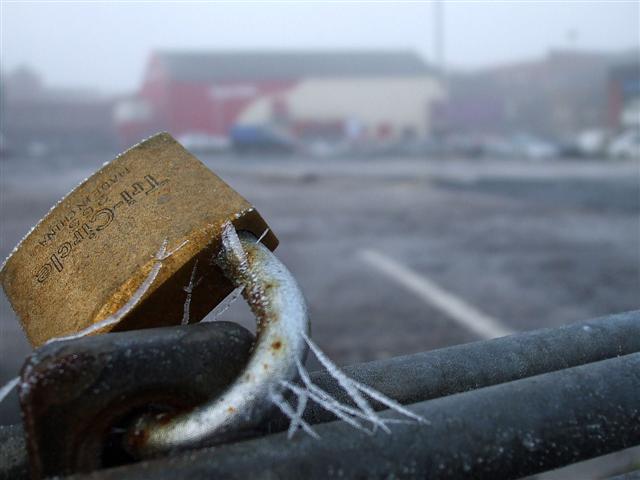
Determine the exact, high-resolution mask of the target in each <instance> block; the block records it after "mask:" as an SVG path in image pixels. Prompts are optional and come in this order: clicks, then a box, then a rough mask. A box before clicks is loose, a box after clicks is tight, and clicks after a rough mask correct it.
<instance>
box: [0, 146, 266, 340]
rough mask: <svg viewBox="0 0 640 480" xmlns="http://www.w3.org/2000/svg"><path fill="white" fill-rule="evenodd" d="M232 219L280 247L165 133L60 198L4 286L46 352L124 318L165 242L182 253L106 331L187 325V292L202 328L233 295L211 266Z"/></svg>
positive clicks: (13, 262)
mask: <svg viewBox="0 0 640 480" xmlns="http://www.w3.org/2000/svg"><path fill="white" fill-rule="evenodd" d="M228 221H231V222H233V223H234V225H235V226H236V228H237V229H238V230H248V231H250V232H252V233H253V234H254V235H255V236H256V237H261V236H263V234H264V236H263V239H262V241H263V243H265V245H267V246H268V247H269V248H270V249H274V248H275V247H276V246H277V239H276V237H275V236H274V234H273V233H272V232H271V230H269V229H268V227H267V225H266V223H265V222H264V220H263V219H262V217H261V216H260V215H259V214H258V212H257V211H256V210H255V209H254V208H253V207H252V206H251V204H250V203H249V202H248V201H247V200H245V199H244V198H243V197H242V196H240V195H239V194H238V193H237V192H236V191H234V190H233V189H232V188H231V187H230V186H229V185H227V184H226V183H225V182H224V181H223V180H221V179H220V178H219V177H218V176H217V175H215V174H214V173H213V172H212V171H211V170H209V169H208V168H207V167H206V166H205V165H204V164H203V163H202V162H200V161H199V160H198V159H196V158H195V157H194V156H193V155H191V154H190V153H189V152H188V151H187V150H185V149H184V148H183V147H182V146H181V145H180V144H179V143H178V142H176V141H175V140H174V139H173V138H172V137H171V136H170V135H169V134H166V133H161V134H158V135H155V136H153V137H151V138H149V139H148V140H145V141H143V142H142V143H140V144H138V145H136V146H135V147H133V148H131V149H130V150H128V151H126V152H125V153H123V154H121V155H120V156H118V157H117V158H116V159H115V160H113V161H111V162H110V163H108V164H105V165H104V166H103V167H102V168H101V169H100V170H99V171H98V172H96V173H95V174H94V175H92V176H91V177H90V178H88V179H87V180H85V181H84V182H83V183H82V184H80V185H79V186H78V187H76V188H75V189H74V190H73V191H72V192H71V193H69V194H68V195H67V196H66V197H65V198H64V199H63V200H61V201H60V202H59V203H58V204H57V205H56V206H55V207H54V208H53V209H52V210H51V211H50V212H49V213H48V214H47V215H46V216H45V217H44V218H43V219H42V220H41V221H40V223H38V225H36V226H35V227H34V229H33V230H32V231H31V232H30V233H29V234H28V235H27V236H26V237H25V239H24V240H23V241H22V242H21V243H20V244H19V245H18V247H17V248H16V250H14V252H13V253H12V255H11V256H10V257H9V258H8V259H7V261H6V263H5V265H4V267H3V269H2V271H1V273H0V275H1V279H2V285H3V288H4V290H5V292H6V294H7V296H8V297H9V300H10V302H11V305H12V306H13V308H14V310H15V312H16V313H17V314H18V316H19V318H20V321H21V322H22V325H23V327H24V330H25V332H26V334H27V337H28V338H29V340H30V342H31V343H32V344H33V345H34V346H38V345H41V344H43V343H44V342H46V341H47V340H49V339H51V338H56V337H61V336H67V335H73V334H75V333H77V332H80V331H81V330H83V329H86V328H87V327H90V326H91V325H93V324H95V323H96V322H100V321H102V320H104V319H105V318H108V317H110V316H111V315H113V314H114V313H116V312H122V310H121V309H122V307H123V306H125V305H126V304H127V302H128V301H129V300H130V299H131V298H132V296H133V295H134V293H135V292H139V291H140V287H141V285H143V282H145V280H146V279H148V278H149V275H150V274H151V273H152V270H153V269H154V265H156V266H157V259H156V254H157V253H158V252H159V251H160V249H161V246H162V245H163V244H165V245H166V251H167V252H172V251H173V253H171V254H170V255H169V256H168V257H167V258H165V259H163V260H162V262H161V266H160V270H159V272H158V274H157V277H155V280H154V281H153V283H152V284H151V285H150V287H149V288H148V290H146V293H145V294H144V296H143V297H142V299H141V300H140V301H139V302H138V303H136V305H135V306H134V307H133V308H132V309H131V310H130V311H128V312H127V314H126V315H124V316H123V317H122V319H121V320H120V321H119V322H118V323H117V324H115V325H112V326H110V327H107V328H106V330H111V329H113V330H128V329H134V328H145V327H153V326H161V325H172V324H179V323H181V322H182V321H183V319H185V318H186V317H185V309H184V306H185V301H186V299H187V295H190V304H189V308H188V318H189V321H190V322H195V321H198V320H200V319H201V318H203V317H204V316H205V315H206V314H207V313H208V312H210V311H211V310H212V309H213V308H214V307H215V306H216V305H217V304H218V303H219V302H220V301H221V300H222V299H223V298H224V297H225V296H227V295H228V294H229V293H230V291H231V284H230V283H229V282H228V281H227V280H226V279H225V278H224V276H223V275H222V272H221V271H220V270H219V269H218V268H217V267H216V266H215V265H213V262H212V261H211V258H212V256H213V255H215V254H216V252H217V251H218V248H219V240H220V235H221V228H222V225H223V224H224V223H225V222H228ZM265 232H266V234H265ZM194 266H195V272H194ZM192 274H193V280H194V281H193V282H191V279H192ZM190 283H192V287H193V288H192V292H191V293H190V294H188V292H186V291H185V287H188V286H189V284H190Z"/></svg>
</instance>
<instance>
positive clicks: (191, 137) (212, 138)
mask: <svg viewBox="0 0 640 480" xmlns="http://www.w3.org/2000/svg"><path fill="white" fill-rule="evenodd" d="M178 141H179V142H180V143H181V144H182V145H184V147H185V148H186V149H187V150H191V151H192V152H196V153H207V152H224V151H226V150H229V148H230V146H231V142H230V141H229V140H228V139H227V138H225V137H221V136H217V135H209V134H206V133H186V134H184V135H180V136H179V137H178Z"/></svg>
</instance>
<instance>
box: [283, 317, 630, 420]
mask: <svg viewBox="0 0 640 480" xmlns="http://www.w3.org/2000/svg"><path fill="white" fill-rule="evenodd" d="M635 352H640V310H637V311H633V312H626V313H620V314H616V315H609V316H606V317H602V318H597V319H594V320H589V321H586V322H579V323H574V324H571V325H565V326H562V327H557V328H544V329H540V330H533V331H530V332H524V333H519V334H515V335H510V336H508V337H502V338H496V339H493V340H485V341H479V342H473V343H467V344H464V345H456V346H453V347H448V348H442V349H439V350H432V351H428V352H422V353H416V354H413V355H406V356H401V357H394V358H390V359H386V360H378V361H374V362H368V363H361V364H358V365H352V366H348V367H344V368H343V370H344V372H345V373H346V374H347V375H349V376H350V377H352V378H354V379H356V380H358V381H360V382H362V383H364V384H367V385H370V386H372V387H373V388H375V389H376V390H379V391H380V392H382V393H384V394H385V395H387V396H389V397H391V398H393V399H395V400H397V401H398V402H400V403H402V404H409V403H415V402H420V401H423V400H429V399H432V398H438V397H443V396H446V395H451V394H454V393H459V392H465V391H468V390H473V389H476V388H481V387H487V386H490V385H497V384H499V383H504V382H510V381H513V380H518V379H520V378H526V377H530V376H533V375H539V374H541V373H547V372H553V371H557V370H561V369H564V368H569V367H575V366H578V365H584V364H586V363H591V362H597V361H600V360H605V359H607V358H612V357H616V356H620V355H627V354H629V353H635ZM312 379H313V381H314V382H315V383H316V384H318V385H319V386H320V387H322V388H323V389H325V390H326V391H327V392H329V393H330V394H331V395H332V396H334V397H335V398H338V399H339V400H341V401H343V402H350V400H349V398H348V396H347V395H345V393H344V391H343V390H342V389H341V388H340V387H339V386H338V384H337V382H336V381H335V380H334V379H333V378H332V377H331V376H330V375H328V374H327V373H325V372H315V373H314V374H312ZM373 405H374V407H375V408H376V409H378V410H380V409H383V408H385V407H384V406H383V405H381V404H379V403H376V402H373ZM305 418H306V420H307V421H308V422H309V423H320V422H326V421H330V420H334V419H335V417H334V416H333V414H331V413H329V412H327V411H326V410H322V409H320V408H318V407H317V406H316V405H315V404H312V405H310V406H309V407H308V408H307V413H306V414H305ZM286 425H287V420H286V419H285V418H284V417H282V418H280V419H278V420H277V421H274V422H273V425H272V427H273V430H282V429H284V428H285V426H286ZM273 430H272V431H273Z"/></svg>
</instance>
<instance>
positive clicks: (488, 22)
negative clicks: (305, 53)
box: [0, 0, 640, 92]
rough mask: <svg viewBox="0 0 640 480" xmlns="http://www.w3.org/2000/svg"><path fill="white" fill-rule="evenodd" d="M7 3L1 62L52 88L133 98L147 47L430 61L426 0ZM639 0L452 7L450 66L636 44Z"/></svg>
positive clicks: (448, 14) (448, 13)
mask: <svg viewBox="0 0 640 480" xmlns="http://www.w3.org/2000/svg"><path fill="white" fill-rule="evenodd" d="M301 3H302V2H278V3H275V2H273V3H269V2H265V1H261V2H245V3H240V2H234V3H220V2H218V3H215V4H214V3H211V2H209V3H187V2H180V3H163V4H159V3H141V2H137V3H136V2H126V3H125V2H111V3H109V2H89V1H85V2H66V3H62V2H48V3H43V2H31V3H25V2H20V3H17V2H8V1H5V0H3V1H2V6H1V37H2V38H1V40H2V43H1V45H0V53H1V55H2V60H1V67H2V70H3V71H9V70H11V69H13V68H15V67H16V66H18V65H23V64H26V65H29V66H31V67H33V68H35V69H36V70H37V71H39V72H40V73H41V74H42V75H43V77H44V78H45V80H46V82H47V84H50V85H54V86H75V87H96V88H99V89H100V90H102V91H105V92H120V91H123V92H127V91H133V90H135V89H136V87H137V86H138V85H139V83H140V80H141V77H142V73H143V70H144V67H145V65H146V61H147V58H148V56H149V53H150V52H151V51H152V50H154V49H276V48H277V49H312V48H313V49H322V48H324V49H340V48H361V49H362V48H364V49H367V48H369V49H375V48H386V49H391V48H411V49H414V50H417V51H418V52H419V53H421V54H422V55H423V56H424V57H425V58H426V59H427V60H433V56H434V42H433V24H434V23H433V18H434V7H433V4H432V3H429V2H421V3H417V2H413V3H399V2H394V3H391V2H386V3H372V2H369V3H364V2H363V3H355V2H323V3H315V2H307V3H304V4H301ZM638 5H639V4H638V2H636V1H625V2H621V1H618V2H614V1H601V2H594V1H575V0H574V1H571V2H569V1H566V2H552V1H549V2H542V1H537V2H532V1H527V2H525V1H515V0H512V1H493V2H473V3H472V2H469V1H466V2H463V1H456V2H452V1H447V2H446V4H445V8H444V12H445V27H446V28H445V31H446V36H445V58H446V61H447V64H448V66H449V67H452V66H453V67H464V68H477V67H482V66H488V65H494V64H499V63H504V62H510V61H516V60H522V59H529V58H533V57H540V56H542V55H544V54H545V53H546V52H547V51H548V49H550V48H577V49H583V50H616V49H626V48H630V47H634V46H636V47H637V46H638V44H639V42H640V40H639V36H640V33H639V29H640V27H639V22H640V20H639V6H638Z"/></svg>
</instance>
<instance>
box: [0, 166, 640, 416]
mask: <svg viewBox="0 0 640 480" xmlns="http://www.w3.org/2000/svg"><path fill="white" fill-rule="evenodd" d="M201 158H203V160H204V161H205V163H207V164H208V165H209V166H210V167H211V168H212V169H213V170H214V171H216V172H217V173H218V174H219V175H220V176H222V177H223V178H224V179H225V180H226V181H227V182H228V183H230V184H231V185H232V186H233V187H234V188H236V189H237V190H238V191H239V192H240V193H241V194H243V195H244V196H245V197H246V198H248V199H249V200H250V201H251V202H252V203H253V204H254V205H256V207H257V208H258V210H259V211H260V212H261V213H262V215H263V216H264V218H265V219H267V221H268V222H269V223H270V225H271V226H272V228H273V230H274V231H275V233H276V234H277V235H278V237H279V238H280V241H281V246H280V247H279V249H278V251H277V254H278V256H279V257H280V258H281V259H282V260H283V261H284V263H285V264H286V265H287V266H288V267H289V268H290V270H291V272H292V273H293V274H294V276H295V277H296V278H297V279H298V281H299V283H300V285H301V287H302V290H303V291H304V293H305V296H306V298H307V301H308V304H309V309H310V314H311V319H312V333H313V337H314V339H315V340H316V341H317V343H318V344H319V345H320V346H321V348H322V349H323V350H324V351H325V352H326V353H327V354H328V355H329V356H330V357H331V358H332V359H334V360H335V361H336V362H337V363H338V364H351V363H356V362H362V361H367V360H373V359H379V358H385V357H390V356H395V355H401V354H408V353H413V352H418V351H423V350H430V349H435V348H440V347H445V346H449V345H454V344H459V343H464V342H469V341H474V340H478V339H481V338H490V337H491V336H495V335H496V334H499V333H500V332H501V331H524V330H530V329H536V328H541V327H551V326H557V325H562V324H565V323H569V322H574V321H579V320H584V319H588V318H592V317H597V316H600V315H606V314H609V313H614V312H620V311H625V310H632V309H637V308H640V305H639V304H640V293H639V292H640V220H639V219H640V216H639V213H640V164H639V163H638V162H634V161H626V162H607V161H597V160H591V161H567V160H562V161H560V160H554V161H545V162H526V161H519V160H512V161H507V160H493V161H492V160H461V159H447V160H424V159H397V158H377V159H374V160H363V159H326V160H325V159H319V160H313V161H310V160H307V159H297V158H274V157H267V158H249V157H240V158H230V157H219V156H205V157H201ZM107 159H109V155H108V154H107V155H106V156H100V155H94V156H90V157H89V156H84V157H79V156H76V157H60V158H56V159H48V161H47V163H43V162H34V161H33V160H29V159H19V158H7V159H3V160H2V162H3V163H2V165H0V168H1V169H2V170H1V171H0V177H1V178H0V180H1V182H2V190H1V192H0V195H1V197H0V216H1V222H0V229H1V230H0V255H2V256H3V257H4V256H6V255H7V254H9V253H10V251H11V249H12V248H13V246H14V245H15V244H16V243H17V241H18V240H19V239H20V238H21V236H22V235H24V234H25V233H26V232H27V231H28V230H29V228H30V227H31V226H32V225H33V224H34V223H35V222H36V221H37V220H38V219H39V218H41V216H42V215H44V214H45V213H46V212H47V211H48V209H49V208H50V206H51V205H52V204H53V203H54V202H55V201H57V200H58V199H59V198H60V197H61V196H62V195H63V194H65V193H66V192H67V191H69V190H70V189H71V188H73V187H74V186H75V185H76V184H77V183H78V182H79V181H81V180H82V179H83V178H84V177H85V176H87V175H88V174H90V173H91V172H92V171H93V170H95V169H97V168H99V166H100V164H101V163H102V162H103V161H104V160H107ZM461 308H462V310H461ZM223 318H224V319H226V320H237V321H240V323H243V324H245V325H248V326H250V325H251V324H252V319H251V316H250V314H249V312H248V309H247V308H246V307H245V306H244V305H243V304H242V301H238V302H236V303H235V304H234V306H233V307H232V308H230V309H229V310H228V311H227V312H226V313H225V314H224V316H223ZM485 320H486V321H489V322H490V323H486V321H485ZM491 322H493V323H491ZM493 327H496V328H497V329H495V328H493ZM492 328H493V329H492ZM501 329H502V330H501ZM28 351H29V347H28V345H27V343H26V341H25V339H24V335H23V333H22V332H21V331H20V328H19V327H18V323H17V320H16V319H15V316H14V314H13V313H12V311H11V309H10V307H9V306H8V303H7V302H6V300H5V299H4V298H2V300H0V384H2V383H3V382H4V381H6V380H8V379H9V378H11V377H12V376H15V375H16V373H17V372H18V370H19V367H20V365H21V363H22V361H23V358H24V356H25V354H27V352H28ZM15 420H17V407H16V399H15V394H14V395H13V396H12V397H11V398H9V399H8V401H7V402H6V403H5V404H4V405H1V406H0V423H11V422H13V421H15Z"/></svg>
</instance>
